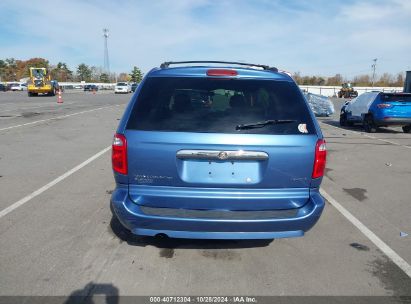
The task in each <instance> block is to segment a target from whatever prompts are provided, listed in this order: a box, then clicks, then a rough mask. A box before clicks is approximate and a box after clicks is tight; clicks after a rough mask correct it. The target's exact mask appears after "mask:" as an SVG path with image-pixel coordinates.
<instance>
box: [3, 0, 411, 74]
mask: <svg viewBox="0 0 411 304" xmlns="http://www.w3.org/2000/svg"><path fill="white" fill-rule="evenodd" d="M103 28H108V29H109V38H108V49H109V60H110V70H111V72H116V73H120V72H130V71H131V69H132V67H133V66H138V67H139V68H140V69H141V70H142V71H143V72H147V71H149V70H150V69H151V68H153V67H156V66H159V65H160V63H161V62H164V61H173V60H174V61H177V60H227V61H241V62H251V63H260V64H267V65H270V66H275V67H278V68H279V69H282V70H286V71H289V72H291V73H294V72H300V73H301V74H302V75H320V76H325V77H328V76H333V75H334V74H336V73H340V74H342V75H343V76H344V77H347V78H350V77H353V76H355V75H360V74H371V65H372V63H373V62H372V60H373V59H374V58H377V59H378V60H377V67H376V72H377V74H379V75H380V74H382V73H383V72H388V73H392V74H397V73H398V72H404V71H406V70H411V0H384V1H379V0H374V1H373V0H364V1H360V0H357V1H356V0H345V1H332V0H328V1H327V0H311V1H302V0H301V1H297V0H289V1H280V0H278V1H277V0H138V1H137V0H136V1H131V0H128V1H121V0H119V1H111V0H89V1H85V0H70V1H68V0H67V1H63V0H50V1H47V0H33V1H30V2H26V1H16V0H1V1H0V59H5V58H10V57H13V58H15V59H20V60H27V59H29V58H33V57H42V58H46V59H48V60H49V61H50V63H51V64H57V63H58V62H65V63H67V64H68V66H69V68H70V69H71V70H75V69H76V67H77V66H78V65H79V64H80V63H86V64H87V65H93V66H97V67H102V66H103V65H104V39H103Z"/></svg>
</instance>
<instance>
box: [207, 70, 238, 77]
mask: <svg viewBox="0 0 411 304" xmlns="http://www.w3.org/2000/svg"><path fill="white" fill-rule="evenodd" d="M237 75H238V73H237V71H236V70H227V69H210V70H207V76H237Z"/></svg>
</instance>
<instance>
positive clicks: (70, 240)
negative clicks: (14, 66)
mask: <svg viewBox="0 0 411 304" xmlns="http://www.w3.org/2000/svg"><path fill="white" fill-rule="evenodd" d="M130 97H131V95H129V94H127V95H115V94H114V93H113V92H110V91H100V92H97V93H96V94H93V93H87V92H76V93H74V92H73V93H70V92H66V93H64V94H63V104H57V98H56V97H30V98H29V97H27V94H26V93H25V92H5V93H3V92H0V142H1V144H0V296H6V295H9V296H10V295H26V296H39V295H59V296H70V295H73V294H76V295H90V294H93V292H95V291H99V292H100V293H101V292H103V293H107V294H116V295H117V294H118V295H253V296H256V295H299V296H301V295H319V296H323V295H334V296H392V295H394V296H404V295H407V296H411V278H410V277H409V275H408V274H407V273H406V270H407V268H406V267H407V265H408V266H409V264H411V208H410V203H411V199H410V198H411V187H410V180H411V178H410V177H411V162H410V156H411V134H404V133H402V132H401V130H400V129H399V128H390V129H383V130H380V133H376V134H368V133H364V132H363V130H362V129H361V128H360V127H353V128H341V127H339V126H338V109H339V107H340V105H341V104H342V101H341V100H334V104H335V106H336V109H337V113H336V114H335V115H333V116H332V117H324V118H319V119H318V120H319V121H320V125H321V128H322V131H323V133H324V135H325V137H326V141H327V147H328V163H327V170H326V176H325V178H324V181H323V184H322V189H323V190H324V191H325V192H326V193H327V194H328V195H329V196H331V197H332V198H333V199H334V200H335V202H338V203H339V204H340V205H341V206H342V207H343V208H344V209H345V210H346V211H347V212H349V213H350V214H351V215H352V216H353V217H355V219H356V220H357V221H358V222H360V223H361V224H362V225H364V226H365V227H366V228H367V229H369V231H371V232H372V234H373V235H375V236H378V238H379V239H380V240H381V241H382V242H383V243H384V244H385V245H386V246H387V247H388V248H389V249H390V250H392V251H393V252H394V253H395V254H397V255H398V256H399V257H400V258H402V259H403V261H404V262H405V264H403V266H402V267H399V266H398V263H395V262H394V261H393V256H392V255H390V254H387V252H385V251H384V248H385V247H381V245H379V243H378V242H377V243H376V242H375V241H373V237H372V236H371V237H370V235H369V234H367V233H365V234H364V231H360V229H359V228H358V225H355V224H353V221H352V220H351V221H350V219H349V218H347V215H346V214H344V213H342V212H341V210H338V209H337V208H336V207H335V205H334V204H330V203H327V205H326V208H325V210H324V213H323V215H322V217H321V219H320V220H319V222H318V223H317V225H316V226H315V227H314V228H313V229H312V230H311V231H309V232H308V233H307V234H306V235H305V236H304V237H302V238H295V239H276V240H273V241H207V240H175V239H170V240H157V239H153V238H139V237H135V236H132V235H130V234H127V233H125V232H124V231H123V230H122V229H120V227H119V224H118V222H117V221H116V220H114V219H113V218H112V215H111V212H110V209H109V200H110V194H111V191H112V190H113V188H114V180H113V176H112V172H111V163H110V152H109V149H108V147H109V146H110V145H111V140H112V136H113V134H114V132H115V129H116V127H117V124H118V120H119V119H120V118H121V115H122V112H123V111H124V109H125V106H126V104H127V102H128V101H129V99H130ZM73 168H74V169H73ZM72 169H73V170H72ZM354 223H356V222H355V221H354ZM407 234H409V235H408V236H407ZM397 262H398V261H397ZM404 265H405V266H404Z"/></svg>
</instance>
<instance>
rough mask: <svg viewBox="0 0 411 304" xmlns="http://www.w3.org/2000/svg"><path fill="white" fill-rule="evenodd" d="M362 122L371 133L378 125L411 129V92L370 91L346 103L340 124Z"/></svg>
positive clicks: (342, 110) (407, 131) (341, 113)
mask: <svg viewBox="0 0 411 304" xmlns="http://www.w3.org/2000/svg"><path fill="white" fill-rule="evenodd" d="M354 124H362V125H363V126H364V130H365V131H366V132H369V133H374V132H377V128H378V127H388V126H401V127H402V130H403V131H404V133H410V131H411V93H385V92H368V93H364V94H361V95H360V96H358V97H357V98H355V99H353V100H351V101H349V102H347V103H345V104H344V105H343V107H342V108H341V112H340V125H341V126H352V125H354Z"/></svg>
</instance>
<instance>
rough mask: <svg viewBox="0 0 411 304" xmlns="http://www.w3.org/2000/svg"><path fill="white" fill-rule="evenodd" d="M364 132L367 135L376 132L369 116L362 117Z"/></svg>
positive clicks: (372, 120) (375, 127)
mask: <svg viewBox="0 0 411 304" xmlns="http://www.w3.org/2000/svg"><path fill="white" fill-rule="evenodd" d="M363 126H364V130H365V132H367V133H375V132H377V126H376V125H375V123H374V119H373V117H372V115H371V114H368V115H365V116H364V121H363Z"/></svg>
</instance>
